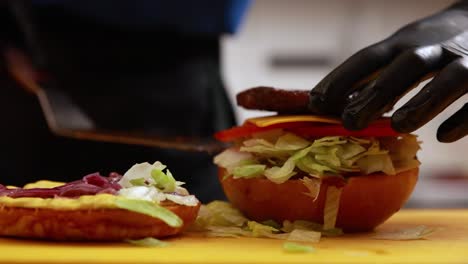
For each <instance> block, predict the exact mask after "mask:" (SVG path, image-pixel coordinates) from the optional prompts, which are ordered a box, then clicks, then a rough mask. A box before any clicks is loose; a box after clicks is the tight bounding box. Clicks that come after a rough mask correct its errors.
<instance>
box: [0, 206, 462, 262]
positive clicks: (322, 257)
mask: <svg viewBox="0 0 468 264" xmlns="http://www.w3.org/2000/svg"><path fill="white" fill-rule="evenodd" d="M419 225H425V226H427V227H434V228H437V229H438V230H437V231H436V232H435V233H433V234H431V235H430V236H428V237H427V238H426V239H421V240H412V241H390V240H376V239H373V238H372V236H374V234H373V233H366V234H346V235H344V236H341V237H333V238H322V240H321V241H320V242H319V243H308V245H311V246H312V247H313V248H314V249H315V251H314V252H312V253H286V252H284V251H283V249H282V244H283V241H279V240H273V239H260V238H205V237H201V236H200V235H198V234H192V233H188V234H186V235H183V236H179V237H175V238H171V239H167V241H168V242H170V244H169V245H168V246H167V247H156V248H154V247H153V248H144V247H137V246H133V245H130V244H126V243H64V242H45V241H31V240H18V239H0V263H329V262H333V263H350V262H357V263H371V262H372V263H383V262H391V263H396V262H397V263H401V262H407V263H460V262H465V263H466V262H468V210H402V211H400V212H399V213H397V214H396V215H394V216H393V217H392V218H391V219H390V220H389V221H387V222H386V223H385V224H383V225H382V226H380V227H379V228H378V229H377V231H379V232H383V231H389V230H400V229H404V228H409V227H416V226H419ZM302 244H304V243H302Z"/></svg>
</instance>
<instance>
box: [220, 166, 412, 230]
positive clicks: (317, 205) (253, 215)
mask: <svg viewBox="0 0 468 264" xmlns="http://www.w3.org/2000/svg"><path fill="white" fill-rule="evenodd" d="M224 174H225V170H224V169H220V170H219V179H220V181H221V184H222V186H223V189H224V192H225V194H226V196H227V198H228V200H229V201H230V202H231V203H232V204H233V206H235V207H236V208H238V209H239V210H241V212H243V213H244V214H245V215H246V216H247V217H248V218H250V219H251V220H255V221H265V220H275V221H277V222H279V223H281V222H282V221H284V220H290V221H294V220H307V221H313V222H317V223H323V211H324V206H325V200H326V193H327V188H328V186H330V183H327V181H322V184H321V188H320V193H319V195H318V197H317V199H316V200H315V201H314V199H313V198H312V197H310V196H308V195H306V193H307V192H308V189H307V188H306V187H305V186H304V184H303V183H302V181H300V180H297V179H292V180H288V181H286V182H284V183H282V184H276V183H274V182H272V181H270V180H268V179H266V178H252V179H245V178H239V179H234V178H232V177H228V178H226V179H224V180H222V178H223V177H222V175H224ZM417 180H418V169H417V168H415V169H411V170H407V171H403V172H400V173H398V174H396V175H386V174H383V173H374V174H370V175H362V176H357V177H351V178H349V180H348V181H347V184H346V185H345V186H344V187H343V189H342V193H341V198H340V206H339V210H338V216H337V220H336V226H337V227H339V228H342V229H343V230H344V231H347V232H356V231H369V230H372V229H374V228H375V227H376V226H378V225H380V224H382V223H383V222H384V221H385V220H387V219H388V218H390V217H391V216H392V215H393V214H394V213H396V212H397V211H398V210H400V209H401V207H402V206H403V205H404V204H405V202H406V201H407V200H408V198H409V197H410V195H411V193H412V191H413V189H414V186H415V185H416V182H417Z"/></svg>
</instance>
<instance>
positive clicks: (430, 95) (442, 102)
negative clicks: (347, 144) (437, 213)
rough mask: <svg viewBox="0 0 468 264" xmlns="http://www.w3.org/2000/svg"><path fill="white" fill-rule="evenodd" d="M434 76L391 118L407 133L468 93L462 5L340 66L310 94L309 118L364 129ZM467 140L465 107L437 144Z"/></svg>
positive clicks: (466, 7)
mask: <svg viewBox="0 0 468 264" xmlns="http://www.w3.org/2000/svg"><path fill="white" fill-rule="evenodd" d="M429 76H434V78H433V80H432V81H431V82H429V83H428V84H427V85H426V86H425V87H423V89H422V90H421V91H420V92H419V93H418V94H417V95H416V96H414V97H413V98H411V99H410V100H409V101H408V102H407V103H406V104H405V105H404V106H403V107H401V108H400V109H398V110H397V111H396V112H395V113H394V114H393V116H392V126H393V128H394V129H395V130H397V131H400V132H412V131H414V130H416V129H418V128H419V127H421V126H423V125H424V124H426V123H427V122H428V121H430V120H431V119H432V118H434V117H435V116H436V115H437V114H439V113H440V112H441V111H443V110H444V109H445V108H446V107H447V106H449V105H450V104H451V103H453V102H454V101H455V100H457V99H458V98H460V97H461V96H463V95H464V94H466V93H468V1H461V2H458V3H456V4H455V5H453V6H451V7H449V8H447V9H445V10H443V11H441V12H439V13H437V14H435V15H433V16H430V17H427V18H425V19H422V20H419V21H416V22H414V23H411V24H409V25H407V26H405V27H403V28H401V29H400V30H398V31H397V32H396V33H395V34H393V35H391V36H390V37H389V38H387V39H385V40H383V41H381V42H379V43H376V44H374V45H371V46H369V47H367V48H365V49H363V50H361V51H359V52H357V53H356V54H354V55H353V56H351V57H350V58H349V59H348V60H346V61H345V62H344V63H343V64H341V65H340V66H339V67H338V68H336V69H335V70H333V71H332V72H331V73H330V74H329V75H328V76H326V77H325V78H324V79H323V80H322V81H320V82H319V83H318V84H317V86H316V87H315V88H314V89H313V90H312V91H311V92H310V94H311V96H310V105H309V106H310V108H311V110H312V111H313V112H317V113H322V114H331V115H341V117H342V119H343V123H344V126H345V127H346V128H347V129H351V130H359V129H362V128H365V127H366V126H367V125H368V124H369V123H370V122H371V121H373V120H375V119H377V118H379V117H380V116H381V115H382V114H383V113H385V112H387V111H389V110H391V108H392V106H393V105H394V104H395V103H396V102H397V101H398V100H399V99H400V98H401V97H402V96H403V95H404V94H405V93H406V92H408V91H409V90H410V89H412V88H414V87H415V86H417V84H419V82H420V81H422V80H424V79H425V78H427V77H429ZM467 134H468V103H466V104H465V105H464V106H463V107H462V108H461V109H460V110H459V111H458V112H456V113H455V114H454V115H453V116H451V117H450V118H449V119H448V120H446V121H445V122H444V123H442V125H441V126H440V127H439V129H438V131H437V139H438V140H439V141H441V142H453V141H456V140H458V139H460V138H462V137H464V136H465V135H467Z"/></svg>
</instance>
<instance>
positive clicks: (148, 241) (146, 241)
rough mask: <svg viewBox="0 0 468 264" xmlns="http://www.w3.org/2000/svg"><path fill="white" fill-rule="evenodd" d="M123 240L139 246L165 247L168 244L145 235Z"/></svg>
mask: <svg viewBox="0 0 468 264" xmlns="http://www.w3.org/2000/svg"><path fill="white" fill-rule="evenodd" d="M125 242H127V243H130V244H132V245H135V246H140V247H167V246H168V245H169V243H168V242H164V241H161V240H159V239H156V238H154V237H147V238H143V239H138V240H131V239H128V240H125Z"/></svg>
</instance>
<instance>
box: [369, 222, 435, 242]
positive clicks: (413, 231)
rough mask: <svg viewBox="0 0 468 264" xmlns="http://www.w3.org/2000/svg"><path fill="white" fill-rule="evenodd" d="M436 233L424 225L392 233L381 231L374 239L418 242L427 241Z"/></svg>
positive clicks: (433, 229)
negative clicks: (419, 240) (426, 239)
mask: <svg viewBox="0 0 468 264" xmlns="http://www.w3.org/2000/svg"><path fill="white" fill-rule="evenodd" d="M435 231H436V228H432V227H427V226H424V225H420V226H415V227H410V228H405V229H400V230H391V231H380V232H377V233H376V234H375V235H374V237H373V238H374V239H383V240H417V239H425V238H426V237H427V236H429V235H431V234H432V233H434V232H435Z"/></svg>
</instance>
